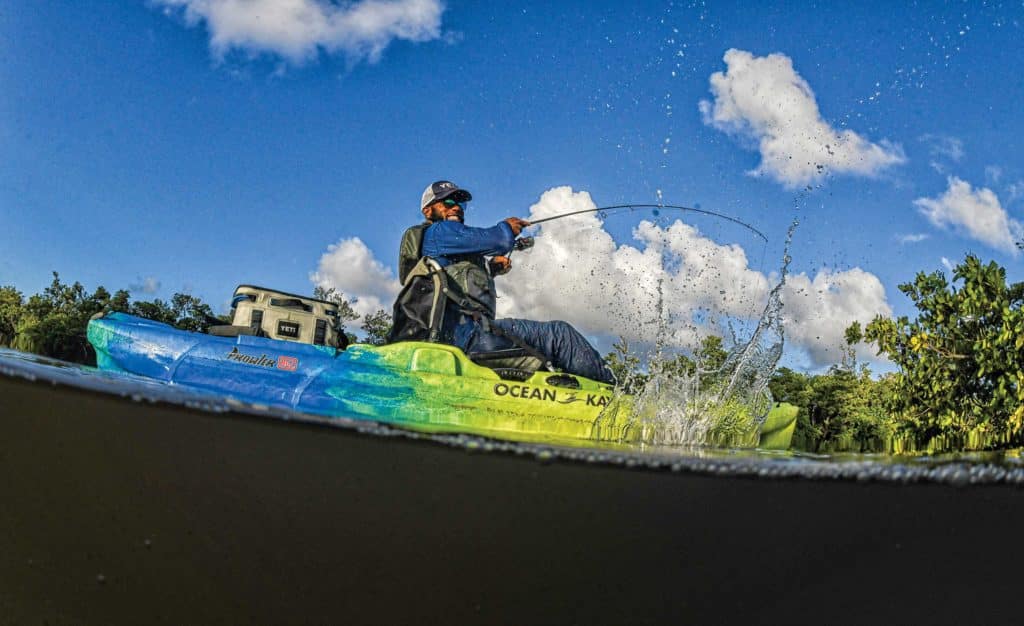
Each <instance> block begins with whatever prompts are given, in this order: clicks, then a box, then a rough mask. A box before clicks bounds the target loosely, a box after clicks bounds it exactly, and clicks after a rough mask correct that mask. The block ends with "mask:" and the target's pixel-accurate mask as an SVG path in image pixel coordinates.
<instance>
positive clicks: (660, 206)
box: [530, 204, 768, 243]
mask: <svg viewBox="0 0 1024 626" xmlns="http://www.w3.org/2000/svg"><path fill="white" fill-rule="evenodd" d="M615 209H675V210H677V211H690V212H693V213H700V214H701V215H711V216H714V217H719V218H722V219H724V220H727V221H730V222H733V223H734V224H739V225H740V226H743V227H745V228H747V229H749V230H751V231H752V232H753V233H754V234H756V235H757V236H758V237H760V238H761V239H764V242H765V243H768V237H765V235H764V233H762V232H761V231H759V230H757V229H756V228H754V227H753V226H751V225H750V224H747V223H746V222H744V221H741V220H738V219H736V218H735V217H729V216H728V215H723V214H721V213H716V212H714V211H708V210H706V209H695V208H693V207H688V206H678V205H674V204H617V205H615V206H604V207H598V208H596V209H581V210H579V211H570V212H568V213H562V214H560V215H552V216H551V217H545V218H542V219H539V220H531V221H530V226H536V225H537V224H542V223H544V222H550V221H552V220H560V219H562V218H563V217H570V216H572V215H581V214H583V213H598V212H601V211H612V210H615Z"/></svg>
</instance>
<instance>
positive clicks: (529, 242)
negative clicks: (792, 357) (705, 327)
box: [516, 204, 768, 317]
mask: <svg viewBox="0 0 1024 626" xmlns="http://www.w3.org/2000/svg"><path fill="white" fill-rule="evenodd" d="M619 209H626V210H629V211H633V210H637V209H652V210H654V212H655V215H656V214H657V211H659V210H662V209H670V210H674V211H680V212H690V213H697V214H700V215H708V216H711V217H717V218H719V219H723V220H726V221H728V222H732V223H733V224H737V225H739V226H742V227H743V228H746V229H747V230H749V231H750V232H752V233H754V234H755V235H757V236H758V237H760V238H761V240H762V241H763V244H762V246H761V260H760V263H759V266H760V268H761V269H760V270H758V271H760V272H762V273H763V274H764V275H765V276H766V277H767V270H766V268H765V267H764V263H765V256H766V253H767V250H768V237H767V236H765V234H764V233H762V232H761V231H760V230H758V229H757V228H754V226H752V225H750V224H748V223H746V222H744V221H743V220H740V219H737V218H735V217H730V216H728V215H724V214H722V213H718V212H716V211H709V210H707V209H698V208H695V207H688V206H680V205H675V204H616V205H614V206H606V207H597V208H594V209H581V210H579V211H569V212H568V213H561V214H559V215H553V216H551V217H545V218H541V219H539V220H532V221H530V226H536V225H538V224H543V223H544V222H550V221H553V220H558V219H562V218H563V217H571V216H573V215H582V214H586V213H602V214H604V213H607V212H609V211H617V210H619ZM520 242H521V243H520ZM533 243H534V241H533V237H523V238H520V239H519V240H517V244H519V245H517V246H516V249H517V250H526V249H529V248H532V247H533ZM748 267H749V266H748ZM750 304H751V308H750V311H749V312H748V313H747V316H748V317H757V316H756V314H755V311H756V306H757V303H756V302H754V301H751V303H750Z"/></svg>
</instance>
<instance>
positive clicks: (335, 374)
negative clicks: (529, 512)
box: [87, 312, 797, 449]
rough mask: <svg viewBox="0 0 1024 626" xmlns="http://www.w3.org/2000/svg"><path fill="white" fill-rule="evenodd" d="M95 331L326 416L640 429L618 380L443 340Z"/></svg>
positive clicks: (111, 318)
mask: <svg viewBox="0 0 1024 626" xmlns="http://www.w3.org/2000/svg"><path fill="white" fill-rule="evenodd" d="M87 336H88V339H89V342H90V343H91V344H92V346H93V347H94V348H95V350H96V361H97V366H98V367H99V368H100V369H101V370H106V371H114V372H123V373H128V374H133V375H137V376H143V377H146V378H149V379H153V380H157V381H161V382H164V383H168V384H173V385H181V386H184V387H188V388H190V389H196V390H200V391H208V392H212V393H216V394H218V395H220V396H226V397H229V398H233V399H235V400H238V401H240V402H246V403H250V404H256V405H268V406H274V407H283V408H287V409H291V410H295V411H298V412H302V413H305V414H311V415H317V416H321V417H327V418H331V417H347V418H357V419H368V420H374V421H378V422H384V423H388V424H394V425H396V426H401V427H404V428H410V429H413V430H420V431H426V432H447V433H453V432H459V433H469V434H478V435H485V436H493V437H498V438H503V439H511V440H516V441H532V442H545V441H551V442H566V441H580V442H604V443H635V442H637V441H639V440H640V437H641V436H642V435H641V430H642V428H640V426H639V424H638V420H636V419H635V417H634V415H633V412H632V410H631V408H632V404H633V403H632V398H631V397H630V396H627V395H622V394H616V393H615V390H614V388H612V387H611V386H609V385H605V384H602V383H599V382H596V381H593V380H589V379H586V378H583V377H580V376H570V375H566V374H556V373H552V372H535V373H532V374H531V375H529V376H528V377H519V379H515V380H512V379H507V378H502V377H501V376H500V375H499V373H498V372H496V371H495V370H493V369H490V368H487V367H483V366H481V365H477V364H476V363H474V362H473V361H472V360H470V359H469V358H468V357H467V356H466V355H465V354H464V353H463V352H462V351H461V350H460V349H458V348H456V347H453V346H449V345H444V344H438V343H425V342H416V341H410V342H400V343H394V344H390V345H384V346H371V345H363V344H354V345H351V346H348V347H347V348H346V349H344V350H339V349H337V348H334V347H330V346H323V345H310V344H304V343H298V342H293V341H285V340H280V339H269V338H266V337H259V336H253V335H239V336H237V337H222V336H214V335H207V334H202V333H195V332H189V331H183V330H179V329H176V328H174V327H172V326H169V325H167V324H163V323H160V322H155V321H152V320H147V319H144V318H140V317H136V316H132V315H128V314H125V313H118V312H111V313H106V314H103V315H102V316H98V317H97V318H95V319H93V320H91V321H90V322H89V326H88V330H87ZM796 412H797V409H796V407H794V406H792V405H786V404H779V405H775V407H774V408H773V409H772V410H771V412H770V413H769V415H768V417H767V419H766V420H765V422H764V424H763V425H762V428H761V436H760V442H761V444H760V447H762V448H769V449H785V448H788V447H789V443H790V440H791V438H792V434H793V428H794V426H795V423H796Z"/></svg>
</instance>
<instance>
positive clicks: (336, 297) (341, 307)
mask: <svg viewBox="0 0 1024 626" xmlns="http://www.w3.org/2000/svg"><path fill="white" fill-rule="evenodd" d="M313 297H314V298H317V299H319V300H326V301H327V302H333V303H334V304H337V305H338V332H339V333H344V334H345V336H346V337H347V338H348V343H355V342H356V341H358V338H357V337H356V336H355V335H354V334H352V333H350V332H348V331H346V330H345V322H354V321H356V320H357V319H359V314H358V313H356V312H355V309H353V308H352V303H351V302H349V300H348V298H346V297H345V294H344V293H342V292H340V291H338V290H337V289H335V288H334V287H330V288H325V287H323V286H321V285H317V286H316V287H314V288H313Z"/></svg>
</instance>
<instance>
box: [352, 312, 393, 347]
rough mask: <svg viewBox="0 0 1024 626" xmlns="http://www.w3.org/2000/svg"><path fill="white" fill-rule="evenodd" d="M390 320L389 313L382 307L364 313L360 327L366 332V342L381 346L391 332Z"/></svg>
mask: <svg viewBox="0 0 1024 626" xmlns="http://www.w3.org/2000/svg"><path fill="white" fill-rule="evenodd" d="M391 322H392V320H391V315H390V314H389V313H388V312H387V311H385V310H384V309H379V310H378V311H377V312H376V313H372V314H369V315H366V316H365V317H364V318H363V325H362V326H361V327H360V328H362V329H363V332H365V333H366V343H368V344H370V345H374V346H382V345H384V344H385V343H387V339H388V333H390V332H391Z"/></svg>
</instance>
